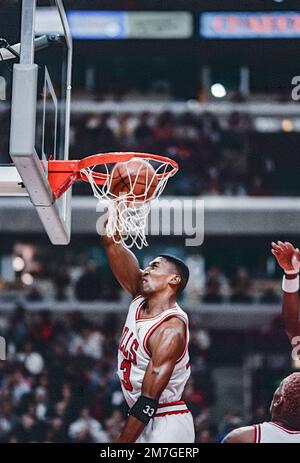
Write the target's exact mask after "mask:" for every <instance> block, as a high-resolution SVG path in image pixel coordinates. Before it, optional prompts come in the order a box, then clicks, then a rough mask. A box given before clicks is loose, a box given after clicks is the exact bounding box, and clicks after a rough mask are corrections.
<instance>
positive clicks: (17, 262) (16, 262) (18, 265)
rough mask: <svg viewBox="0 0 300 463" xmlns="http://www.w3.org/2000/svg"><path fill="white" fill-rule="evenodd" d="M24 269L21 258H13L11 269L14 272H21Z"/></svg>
mask: <svg viewBox="0 0 300 463" xmlns="http://www.w3.org/2000/svg"><path fill="white" fill-rule="evenodd" d="M24 267H25V262H24V259H22V257H14V259H13V269H14V271H15V272H22V270H24Z"/></svg>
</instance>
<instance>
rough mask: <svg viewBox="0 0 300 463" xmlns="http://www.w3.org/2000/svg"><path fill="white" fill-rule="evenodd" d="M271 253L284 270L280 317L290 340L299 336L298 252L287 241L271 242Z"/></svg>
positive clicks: (299, 253) (299, 257) (299, 262)
mask: <svg viewBox="0 0 300 463" xmlns="http://www.w3.org/2000/svg"><path fill="white" fill-rule="evenodd" d="M271 252H272V254H273V255H274V256H275V258H276V260H277V262H278V264H279V265H280V267H281V268H282V269H283V270H284V276H283V281H282V289H283V300H282V316H283V321H284V326H285V330H286V333H287V335H288V337H289V339H290V340H292V339H293V338H294V337H295V336H299V335H300V321H299V295H298V290H299V275H298V273H299V267H300V252H299V249H295V247H294V246H293V245H292V244H291V243H289V242H287V241H285V242H284V243H283V242H282V241H277V243H274V242H273V243H272V251H271Z"/></svg>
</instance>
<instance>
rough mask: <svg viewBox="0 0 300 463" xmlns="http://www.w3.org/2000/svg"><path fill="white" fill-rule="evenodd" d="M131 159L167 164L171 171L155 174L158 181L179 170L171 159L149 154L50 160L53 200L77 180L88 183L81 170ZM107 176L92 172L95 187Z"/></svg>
mask: <svg viewBox="0 0 300 463" xmlns="http://www.w3.org/2000/svg"><path fill="white" fill-rule="evenodd" d="M133 158H143V159H152V160H153V161H158V162H159V161H160V162H163V163H166V164H169V166H170V167H171V169H170V170H168V171H167V172H163V173H160V174H157V178H158V180H162V179H163V178H164V177H167V176H168V177H173V176H174V175H175V174H176V172H177V171H178V169H179V166H178V164H177V162H176V161H174V160H173V159H170V158H167V157H165V156H160V155H159V154H150V153H134V152H111V153H100V154H93V155H91V156H87V157H85V158H83V159H79V160H68V161H56V160H50V161H49V162H48V180H49V183H50V186H51V189H52V192H53V196H54V198H55V199H58V198H60V197H61V196H62V195H63V193H65V191H67V190H68V188H70V187H71V186H72V185H73V183H74V182H76V181H77V180H82V181H84V182H89V179H88V177H87V176H86V175H85V174H84V173H83V172H81V171H82V170H83V169H87V168H91V167H93V166H99V165H104V164H114V163H116V162H128V161H130V160H131V159H133ZM109 175H110V174H107V173H101V172H92V177H93V180H94V182H95V183H96V184H97V185H104V184H105V183H106V182H107V179H108V177H109Z"/></svg>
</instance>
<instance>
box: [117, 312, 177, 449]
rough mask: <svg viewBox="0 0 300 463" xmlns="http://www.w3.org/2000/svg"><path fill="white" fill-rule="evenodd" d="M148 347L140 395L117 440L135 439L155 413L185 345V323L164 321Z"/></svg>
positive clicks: (131, 440) (123, 441) (127, 441)
mask: <svg viewBox="0 0 300 463" xmlns="http://www.w3.org/2000/svg"><path fill="white" fill-rule="evenodd" d="M148 347H149V349H150V351H151V354H152V355H151V360H150V362H149V365H148V367H147V370H146V373H145V376H144V379H143V384H142V394H141V397H140V398H139V399H138V401H137V402H136V404H135V405H134V406H133V407H132V409H131V410H130V412H129V417H128V420H127V422H126V424H125V427H124V429H123V432H122V434H121V435H120V437H119V439H118V442H119V443H130V442H135V441H136V440H137V439H138V437H139V436H140V434H141V433H142V431H143V430H144V428H145V426H146V425H147V424H148V422H149V421H150V419H151V418H152V417H153V416H154V415H155V412H156V409H157V405H158V400H159V398H160V396H161V394H162V392H163V391H164V389H165V388H166V387H167V385H168V383H169V381H170V378H171V375H172V373H173V370H174V367H175V365H176V362H177V360H178V359H179V357H180V356H181V355H182V353H183V351H184V348H185V326H184V323H183V322H182V321H181V320H179V319H176V318H171V319H170V320H167V321H165V322H164V323H163V324H162V325H161V326H160V327H159V328H157V330H156V331H154V333H153V334H152V336H151V337H150V340H149V344H148Z"/></svg>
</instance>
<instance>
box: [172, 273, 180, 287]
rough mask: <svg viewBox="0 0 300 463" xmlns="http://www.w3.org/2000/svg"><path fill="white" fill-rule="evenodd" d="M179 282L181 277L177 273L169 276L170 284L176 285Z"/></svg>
mask: <svg viewBox="0 0 300 463" xmlns="http://www.w3.org/2000/svg"><path fill="white" fill-rule="evenodd" d="M180 282H181V278H180V276H179V275H175V274H174V275H172V276H171V278H170V285H176V286H178V285H179V284H180Z"/></svg>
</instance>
